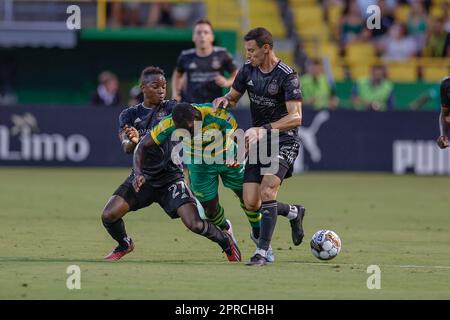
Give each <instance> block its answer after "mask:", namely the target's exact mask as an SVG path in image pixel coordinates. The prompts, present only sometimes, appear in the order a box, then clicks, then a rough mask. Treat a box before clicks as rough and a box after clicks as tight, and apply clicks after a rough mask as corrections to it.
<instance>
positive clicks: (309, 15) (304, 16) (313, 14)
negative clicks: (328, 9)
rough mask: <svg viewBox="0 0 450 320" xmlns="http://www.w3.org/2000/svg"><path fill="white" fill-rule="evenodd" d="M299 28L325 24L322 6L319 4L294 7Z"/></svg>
mask: <svg viewBox="0 0 450 320" xmlns="http://www.w3.org/2000/svg"><path fill="white" fill-rule="evenodd" d="M293 12H294V16H295V23H296V26H297V29H301V28H302V27H303V28H308V29H309V28H314V27H316V26H320V25H322V24H323V13H322V8H321V7H320V6H317V5H313V6H301V7H298V8H293Z"/></svg>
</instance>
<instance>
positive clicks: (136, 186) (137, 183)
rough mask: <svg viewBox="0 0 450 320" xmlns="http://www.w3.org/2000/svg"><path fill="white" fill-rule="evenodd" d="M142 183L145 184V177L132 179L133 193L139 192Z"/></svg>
mask: <svg viewBox="0 0 450 320" xmlns="http://www.w3.org/2000/svg"><path fill="white" fill-rule="evenodd" d="M144 183H145V177H144V176H143V175H142V174H138V175H135V176H134V179H133V188H134V191H136V192H139V190H141V187H142V185H143V184H144Z"/></svg>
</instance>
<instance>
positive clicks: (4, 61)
mask: <svg viewBox="0 0 450 320" xmlns="http://www.w3.org/2000/svg"><path fill="white" fill-rule="evenodd" d="M16 69H17V61H16V57H15V56H14V54H12V53H11V54H8V53H7V52H5V53H3V54H2V55H0V105H14V104H16V103H17V95H16V93H15V90H14V82H15V78H16Z"/></svg>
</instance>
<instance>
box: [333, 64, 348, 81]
mask: <svg viewBox="0 0 450 320" xmlns="http://www.w3.org/2000/svg"><path fill="white" fill-rule="evenodd" d="M331 72H332V74H333V78H334V81H342V80H344V79H345V72H344V68H343V66H342V65H340V64H333V63H332V64H331Z"/></svg>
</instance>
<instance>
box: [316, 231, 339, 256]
mask: <svg viewBox="0 0 450 320" xmlns="http://www.w3.org/2000/svg"><path fill="white" fill-rule="evenodd" d="M310 244H311V252H312V254H313V255H314V257H316V258H318V259H320V260H331V259H333V258H334V257H336V256H337V255H338V254H339V252H340V251H341V239H340V238H339V236H338V235H337V234H336V232H334V231H331V230H319V231H317V232H316V233H315V234H314V235H313V237H312V239H311V243H310Z"/></svg>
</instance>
